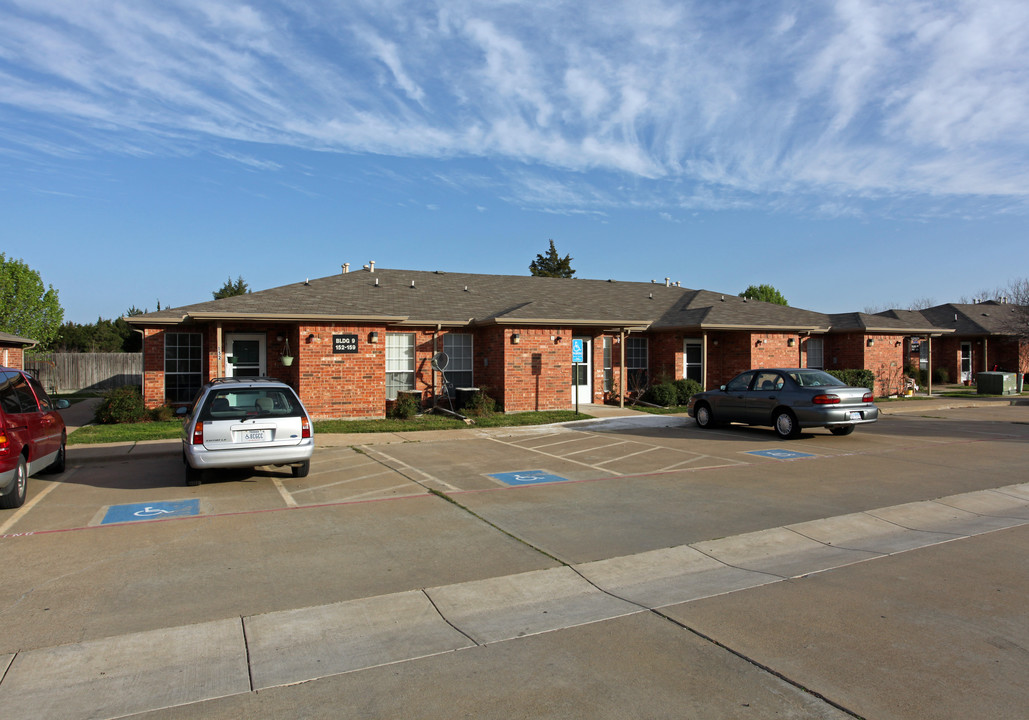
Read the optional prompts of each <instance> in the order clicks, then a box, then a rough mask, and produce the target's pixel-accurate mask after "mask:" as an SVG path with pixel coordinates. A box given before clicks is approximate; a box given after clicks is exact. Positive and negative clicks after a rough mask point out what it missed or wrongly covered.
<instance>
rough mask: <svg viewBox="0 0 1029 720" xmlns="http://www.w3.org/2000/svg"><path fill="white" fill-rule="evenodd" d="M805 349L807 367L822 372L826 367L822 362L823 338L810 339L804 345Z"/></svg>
mask: <svg viewBox="0 0 1029 720" xmlns="http://www.w3.org/2000/svg"><path fill="white" fill-rule="evenodd" d="M804 349H805V350H806V353H807V366H808V367H809V368H817V369H819V370H821V369H822V368H823V367H824V366H823V361H822V338H820V337H811V338H808V339H807V342H806V343H804Z"/></svg>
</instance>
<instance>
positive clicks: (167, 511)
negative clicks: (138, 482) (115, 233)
mask: <svg viewBox="0 0 1029 720" xmlns="http://www.w3.org/2000/svg"><path fill="white" fill-rule="evenodd" d="M199 514H200V499H199V498H193V499H191V500H172V501H170V502H152V503H135V504H133V505H112V506H111V507H109V508H108V509H107V514H106V515H104V519H103V521H102V522H101V523H100V524H101V525H109V524H111V523H123V522H140V521H141V520H160V519H163V518H171V517H187V516H189V515H199Z"/></svg>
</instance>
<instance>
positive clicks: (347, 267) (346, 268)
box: [343, 263, 350, 275]
mask: <svg viewBox="0 0 1029 720" xmlns="http://www.w3.org/2000/svg"><path fill="white" fill-rule="evenodd" d="M348 272H350V263H343V274H344V275H346V274H347V273H348Z"/></svg>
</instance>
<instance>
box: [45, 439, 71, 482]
mask: <svg viewBox="0 0 1029 720" xmlns="http://www.w3.org/2000/svg"><path fill="white" fill-rule="evenodd" d="M67 443H68V438H67V437H66V436H64V435H62V436H61V449H60V450H58V451H57V457H56V458H54V461H53V462H52V463H50V467H48V468H47V469H46V471H47V472H48V473H54V474H57V473H63V472H64V466H65V464H66V462H67V460H66V458H67V456H68V452H67Z"/></svg>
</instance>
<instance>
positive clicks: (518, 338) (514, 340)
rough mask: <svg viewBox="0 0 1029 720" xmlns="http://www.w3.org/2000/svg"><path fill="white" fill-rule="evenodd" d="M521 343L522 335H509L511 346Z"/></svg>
mask: <svg viewBox="0 0 1029 720" xmlns="http://www.w3.org/2000/svg"><path fill="white" fill-rule="evenodd" d="M521 341H522V334H521V333H514V334H513V335H511V342H512V344H514V345H517V344H518V343H520V342H521Z"/></svg>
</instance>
